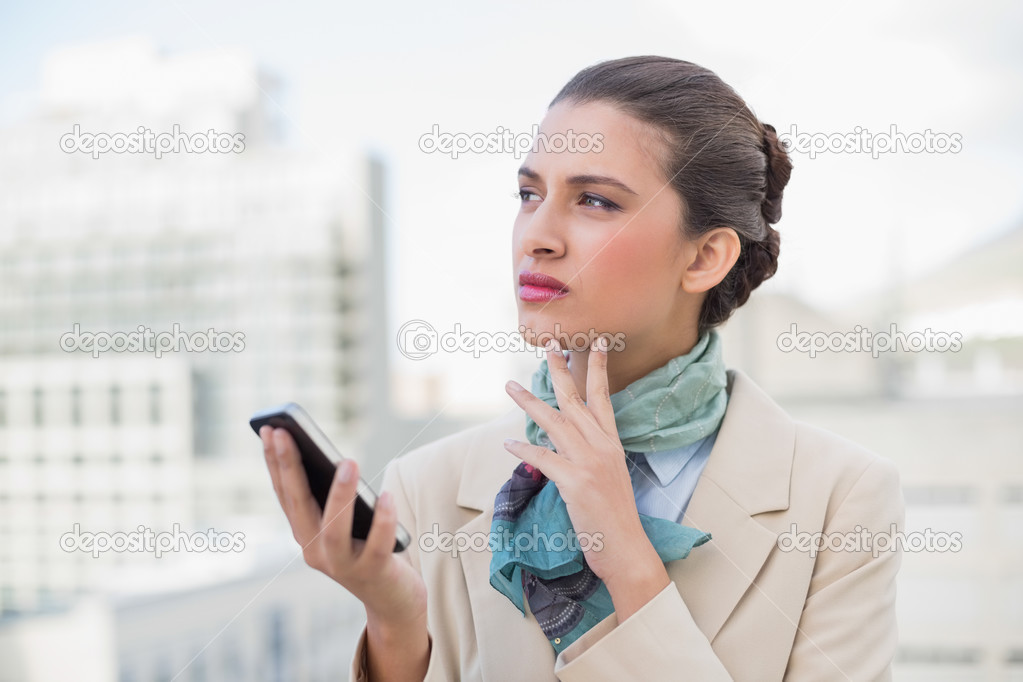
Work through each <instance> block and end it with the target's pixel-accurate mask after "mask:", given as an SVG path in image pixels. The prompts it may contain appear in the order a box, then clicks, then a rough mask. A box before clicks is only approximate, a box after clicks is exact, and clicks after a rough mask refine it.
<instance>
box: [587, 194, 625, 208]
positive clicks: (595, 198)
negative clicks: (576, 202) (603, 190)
mask: <svg viewBox="0 0 1023 682" xmlns="http://www.w3.org/2000/svg"><path fill="white" fill-rule="evenodd" d="M582 201H583V202H587V201H589V202H592V203H589V204H584V205H586V206H592V207H593V208H599V209H602V210H604V211H618V210H620V209H619V207H618V205H617V204H616V203H614V202H613V201H609V200H608V199H605V198H604V197H602V196H599V195H596V194H588V193H587V194H584V195H583V196H582Z"/></svg>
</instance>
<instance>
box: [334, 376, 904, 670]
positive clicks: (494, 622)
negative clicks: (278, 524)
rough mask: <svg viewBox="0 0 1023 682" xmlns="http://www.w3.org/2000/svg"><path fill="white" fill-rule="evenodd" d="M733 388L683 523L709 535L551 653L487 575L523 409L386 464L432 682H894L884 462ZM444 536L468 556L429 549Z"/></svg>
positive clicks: (360, 656)
mask: <svg viewBox="0 0 1023 682" xmlns="http://www.w3.org/2000/svg"><path fill="white" fill-rule="evenodd" d="M728 392H729V401H728V408H727V411H726V413H725V417H724V421H723V422H722V425H721V429H720V431H719V433H718V437H717V441H716V442H715V444H714V449H713V450H712V451H711V454H710V458H709V460H708V462H707V465H706V468H705V469H704V471H703V474H702V476H701V477H700V479H699V482H698V484H697V486H696V490H695V492H694V493H693V497H692V500H691V501H690V503H689V507H688V508H687V510H686V514H685V517H684V518H683V523H684V524H685V525H688V526H693V527H695V528H699V529H701V530H705V531H709V532H710V533H711V535H712V539H711V540H710V541H709V542H707V543H706V544H704V545H701V546H699V547H696V548H694V549H693V551H692V552H691V553H690V555H689V556H688V557H687V558H685V559H681V560H678V561H672V562H669V563H668V564H666V568H667V570H668V574H669V575H670V577H671V579H672V584H671V585H668V586H667V587H665V589H664V590H663V591H662V592H660V593H659V594H658V595H657V596H655V597H654V598H653V599H651V601H649V602H648V603H647V604H645V605H644V606H643V607H642V608H641V609H639V610H638V611H637V612H635V613H634V614H633V615H632V616H631V617H629V618H628V619H626V620H625V621H624V622H622V623H619V622H618V620H617V617H616V615H615V614H614V613H612V614H611V615H610V616H608V617H607V618H605V619H604V620H603V621H601V622H600V623H598V624H597V625H596V626H595V627H593V628H592V629H591V630H589V631H588V632H587V633H586V634H585V635H584V636H583V637H581V638H580V639H578V640H576V641H575V642H573V643H572V645H571V646H569V647H568V648H567V649H565V650H564V651H563V652H562V653H561V654H560V655H559V656H557V657H555V654H554V650H553V648H552V647H551V644H550V642H548V641H547V639H546V638H545V637H544V635H543V632H542V631H541V630H540V626H539V624H538V623H537V622H536V619H535V618H534V617H533V615H532V614H531V613H529V611H528V608H527V612H526V615H525V616H524V615H523V614H522V613H520V612H519V610H518V609H517V608H516V607H515V606H514V605H513V604H512V603H511V602H510V601H509V600H508V598H507V597H505V596H504V595H502V594H500V593H499V592H498V591H497V590H495V589H494V588H493V587H491V585H490V581H489V567H490V558H491V553H490V551H489V549H487V548H486V544H487V541H486V539H485V537H484V536H487V534H489V532H490V524H491V520H492V515H493V506H494V496H495V495H496V494H497V491H498V490H499V489H500V487H501V486H502V485H503V484H504V482H505V481H506V480H507V479H508V478H509V476H510V475H511V472H512V469H514V468H515V467H516V466H517V465H518V464H519V462H520V460H519V459H518V458H516V457H515V456H514V455H512V454H510V453H509V452H507V451H506V450H505V449H504V447H503V445H502V442H503V440H504V439H505V438H509V437H511V438H517V439H519V440H526V436H525V421H526V420H525V415H524V413H523V412H522V410H521V409H519V408H518V407H515V408H514V409H513V410H511V411H509V412H508V413H507V414H505V415H503V416H502V417H499V418H497V419H494V420H492V421H489V422H487V423H484V424H481V425H479V426H475V427H473V428H470V429H466V430H464V431H461V432H459V433H456V434H453V435H450V436H447V437H445V438H442V439H440V440H438V441H436V442H433V443H430V444H428V445H425V446H422V447H420V448H418V449H416V450H414V451H412V452H410V453H408V454H407V455H405V456H402V457H399V458H396V459H395V460H392V461H391V462H390V463H389V464H388V465H387V468H386V470H385V474H384V480H383V484H382V486H381V487H382V489H385V490H392V491H394V495H395V502H396V506H397V509H398V518H399V520H400V521H401V523H402V524H403V525H404V526H405V528H406V529H408V530H409V532H410V533H411V535H412V537H413V543H412V546H411V547H409V549H407V550H406V551H405V552H403V553H402V554H401V556H403V557H405V558H406V559H407V560H409V561H410V562H411V563H412V565H413V566H414V567H415V568H416V569H417V570H418V571H419V572H420V574H421V575H422V576H423V579H424V581H425V583H426V587H427V591H428V592H427V600H428V602H427V603H428V616H427V620H428V627H429V632H430V636H431V639H432V649H431V654H430V661H429V667H428V670H427V673H426V679H427V680H429V681H431V682H432V681H435V680H484V681H485V682H507V681H510V680H525V681H527V682H547V681H552V680H563V681H564V682H599V681H602V680H607V681H608V682H610V681H612V680H613V681H614V682H621V681H622V680H693V681H694V682H710V681H715V680H749V681H751V682H765V681H769V680H808V681H812V682H818V681H821V680H852V681H859V680H889V679H891V671H890V666H891V661H892V659H893V657H894V654H895V647H896V638H897V637H896V622H895V576H896V573H897V572H898V569H899V565H900V563H901V549H898V550H895V551H892V550H885V551H876V550H874V551H872V549H871V547H870V546H869V545H868V544H867V543H866V542H865V541H863V540H862V538H863V537H864V531H869V532H870V533H872V534H875V533H884V534H888V535H891V534H892V533H893V531H895V530H896V529H897V530H899V531H901V529H902V527H903V523H904V505H903V499H902V493H901V488H900V484H899V475H898V472H897V470H896V468H895V466H894V465H893V464H892V463H891V462H890V461H889V460H887V459H884V458H881V457H879V456H877V455H875V454H873V453H871V452H869V451H867V450H865V449H863V448H861V447H859V446H858V445H856V444H854V443H851V442H849V441H847V440H844V439H843V438H841V437H839V436H836V435H834V434H832V433H829V432H827V431H824V430H821V429H818V428H814V427H812V426H808V425H806V424H802V423H800V422H796V421H793V419H792V418H791V417H789V416H788V415H787V414H786V413H785V412H784V411H783V410H782V409H781V408H780V407H779V406H778V405H777V404H776V403H774V402H773V401H772V400H771V399H770V398H769V397H768V396H767V395H766V394H765V393H764V392H763V391H762V390H761V389H760V388H759V387H758V386H757V385H756V384H754V383H753V381H752V380H750V379H749V377H747V376H746V375H744V374H743V373H742V372H739V371H734V370H729V372H728ZM608 513H613V510H608ZM892 524H895V526H893V525H892ZM793 531H795V532H799V533H807V534H812V533H823V534H825V535H822V536H818V537H820V538H821V539H822V540H824V544H825V545H826V546H830V547H838V548H839V549H838V550H837V551H835V550H832V549H825V550H823V551H821V552H819V553H815V552H813V551H810V549H809V547H812V546H813V541H812V536H809V535H808V536H804V537H807V538H808V539H807V540H805V541H804V544H802V545H799V544H798V543H797V542H795V541H794V540H793V536H792V535H791V533H792V532H793ZM444 533H450V534H452V535H451V536H449V537H451V538H452V540H453V541H454V542H456V543H457V542H458V538H457V536H454V535H453V534H455V533H461V534H465V535H462V536H461V537H462V541H461V546H462V547H465V546H467V545H471V544H472V542H473V540H474V539H475V542H476V549H464V550H463V551H460V552H459V551H440V550H436V549H435V550H433V551H423V546H426V547H427V548H432V547H433V545H435V544H436V543H435V542H433V540H434V539H436V538H438V537H439V536H440V534H444ZM480 534H482V535H480ZM832 534H847V535H844V536H840V537H839V539H837V540H836V539H835V538H834V537H833V536H832ZM424 536H428V537H429V538H430V540H429V541H427V542H423V537H424ZM487 537H488V536H487ZM843 537H844V538H849V539H848V540H846V539H843ZM416 538H420V541H419V542H417V541H416V540H415V539H416ZM857 538H860V539H859V540H857ZM876 546H878V547H880V546H882V543H877V545H876ZM604 551H613V548H607V547H605V550H604ZM814 554H816V555H815V556H813V555H814ZM874 554H876V555H877V556H876V557H875V556H874ZM365 645H366V631H365V628H363V631H362V635H361V636H360V637H359V640H358V643H357V646H356V651H355V655H354V657H353V659H352V665H351V670H350V675H351V677H350V679H351V680H366V679H367V676H366V672H365V668H364V664H365V659H364V654H365Z"/></svg>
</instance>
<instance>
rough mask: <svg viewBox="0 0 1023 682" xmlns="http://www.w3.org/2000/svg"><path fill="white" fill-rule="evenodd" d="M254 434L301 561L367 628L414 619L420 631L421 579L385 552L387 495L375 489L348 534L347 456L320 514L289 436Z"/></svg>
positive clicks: (393, 626)
mask: <svg viewBox="0 0 1023 682" xmlns="http://www.w3.org/2000/svg"><path fill="white" fill-rule="evenodd" d="M259 437H260V438H261V439H262V440H263V455H264V457H265V458H266V466H267V468H268V469H269V470H270V479H271V480H272V481H273V487H274V492H275V493H277V499H278V501H279V502H280V504H281V507H282V508H283V509H284V513H285V514H286V515H287V517H288V522H289V523H290V524H291V532H292V534H293V535H294V536H295V540H297V541H298V544H299V545H301V547H302V556H303V557H304V559H305V561H306V563H307V564H309V565H310V566H312V567H313V568H315V569H316V570H318V571H321V572H323V573H325V574H326V575H328V576H330V577H331V578H332V579H334V580H335V581H337V582H338V583H340V584H341V585H342V586H343V587H344V588H345V589H347V590H348V591H349V592H351V593H352V594H353V595H355V596H356V597H357V598H358V599H359V600H360V601H361V602H362V603H363V604H364V605H365V607H366V614H367V619H368V621H370V625H371V627H373V626H376V627H380V628H381V629H384V630H388V631H391V632H400V631H405V630H417V629H418V626H419V625H420V624H422V630H423V633H424V634H425V631H426V630H425V623H426V584H425V583H424V582H423V579H422V577H421V576H420V575H419V573H418V572H416V570H415V569H414V568H413V567H412V564H411V563H410V562H409V561H408V560H407V558H406V557H403V556H399V555H397V554H395V553H394V552H393V551H392V550H393V548H394V538H395V528H396V526H397V523H398V521H397V512H396V511H395V508H394V501H393V498H392V496H391V493H390V492H388V491H385V492H384V493H382V494H381V495H380V497H379V499H378V501H377V506H376V510H375V513H374V514H373V522H372V524H371V526H370V530H369V534H368V536H367V537H366V539H365V540H359V539H357V538H353V537H352V519H353V516H354V505H355V496H356V487H357V485H358V481H359V470H358V465H357V463H356V462H355V460H352V459H345V460H343V461H342V462H341V464H340V466H338V468H337V472H336V474H335V476H334V482H333V484H332V485H331V488H330V493H329V494H328V496H327V505H326V508H325V509H324V510H323V513H322V514H321V513H320V506H319V505H318V504H317V503H316V500H315V499H314V498H313V495H312V493H311V492H310V490H309V481H308V479H307V478H306V474H305V469H303V467H302V463H301V458H300V456H299V452H298V448H297V447H296V446H295V441H294V440H293V439H292V437H291V434H290V433H288V432H287V431H286V430H285V429H281V428H277V429H274V428H272V427H270V426H264V427H263V428H261V429H260V430H259Z"/></svg>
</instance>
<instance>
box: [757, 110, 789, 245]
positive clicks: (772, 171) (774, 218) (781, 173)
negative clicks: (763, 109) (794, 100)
mask: <svg viewBox="0 0 1023 682" xmlns="http://www.w3.org/2000/svg"><path fill="white" fill-rule="evenodd" d="M763 126H764V147H763V149H764V154H766V155H767V186H766V188H765V190H764V200H763V201H762V202H761V203H760V212H761V213H762V214H763V216H764V220H766V221H767V223H768V224H769V225H773V224H774V223H776V222H778V221H779V220H781V197H782V193H783V191H784V190H785V185H787V184H788V182H789V176H790V175H792V161H791V160H790V159H789V155H788V152H786V151H785V148H784V147H783V146H782V144H781V142H780V141H779V140H778V132H777V131H776V130H775V129H774V126H772V125H771V124H769V123H764V124H763Z"/></svg>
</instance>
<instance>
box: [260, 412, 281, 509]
mask: <svg viewBox="0 0 1023 682" xmlns="http://www.w3.org/2000/svg"><path fill="white" fill-rule="evenodd" d="M273 432H274V429H273V427H272V426H270V425H269V424H264V425H263V426H261V427H260V429H259V438H260V440H262V441H263V459H265V460H266V468H267V469H268V470H269V471H270V483H271V484H272V485H273V488H274V495H276V496H277V502H278V504H280V505H281V507H282V508H283V507H284V495H283V493H282V492H281V476H280V473H279V471H278V466H277V450H276V449H275V447H274V441H273Z"/></svg>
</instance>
